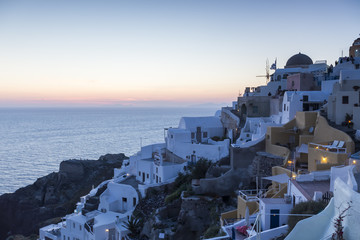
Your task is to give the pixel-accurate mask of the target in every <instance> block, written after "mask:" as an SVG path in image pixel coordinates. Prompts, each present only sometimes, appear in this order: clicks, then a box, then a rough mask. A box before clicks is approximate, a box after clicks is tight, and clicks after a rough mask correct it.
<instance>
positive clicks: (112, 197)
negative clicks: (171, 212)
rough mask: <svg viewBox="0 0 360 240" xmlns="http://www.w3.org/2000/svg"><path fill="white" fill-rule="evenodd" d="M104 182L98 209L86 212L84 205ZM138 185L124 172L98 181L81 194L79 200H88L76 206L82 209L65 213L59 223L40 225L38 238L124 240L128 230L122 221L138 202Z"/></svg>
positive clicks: (56, 239) (128, 215) (43, 239)
mask: <svg viewBox="0 0 360 240" xmlns="http://www.w3.org/2000/svg"><path fill="white" fill-rule="evenodd" d="M106 183H107V188H106V190H105V191H104V192H103V193H102V194H101V195H100V197H99V199H100V203H99V204H98V207H97V209H96V210H90V211H89V210H88V209H87V205H94V204H93V203H91V202H89V201H90V200H91V197H94V196H95V194H96V192H97V191H98V190H99V189H100V188H101V187H103V186H104V185H106ZM138 185H139V183H138V182H137V181H136V178H135V177H134V176H130V175H123V176H121V177H119V178H115V179H113V180H110V181H109V180H108V181H106V182H105V183H104V184H100V185H99V187H97V188H96V189H93V190H92V191H91V192H90V194H89V195H88V196H85V197H82V201H87V202H84V203H83V204H78V206H82V207H83V208H78V209H77V210H75V213H73V214H69V215H66V216H65V217H64V218H63V221H62V222H61V223H59V224H56V225H54V224H52V225H49V226H46V227H43V228H41V229H40V230H39V233H40V234H39V235H40V240H47V239H52V240H98V239H114V240H122V239H125V236H126V235H127V234H128V232H129V231H128V230H127V229H125V228H124V227H123V224H124V222H125V221H127V220H128V219H129V218H130V216H131V215H132V212H133V211H134V209H135V207H136V205H137V204H138V203H139V199H140V194H139V192H138V191H137V190H136V189H137V188H138ZM95 198H96V197H95ZM95 205H96V204H95Z"/></svg>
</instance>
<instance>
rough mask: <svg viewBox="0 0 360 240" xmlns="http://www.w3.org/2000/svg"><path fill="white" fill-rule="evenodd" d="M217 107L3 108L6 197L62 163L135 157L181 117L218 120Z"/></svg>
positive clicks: (0, 157)
mask: <svg viewBox="0 0 360 240" xmlns="http://www.w3.org/2000/svg"><path fill="white" fill-rule="evenodd" d="M217 110H219V109H216V108H215V107H214V108H209V107H206V108H125V107H121V108H23V109H22V108H3V109H0V195H1V194H4V193H11V192H14V191H16V190H17V189H18V188H21V187H25V186H27V185H29V184H32V183H33V182H35V181H36V179H37V178H39V177H42V176H45V175H47V174H49V173H52V172H57V171H59V164H60V163H61V161H64V160H68V159H90V160H97V159H98V158H99V157H100V156H101V155H105V154H107V153H124V154H125V155H126V156H131V155H133V154H135V153H136V152H138V151H139V150H140V147H141V146H145V145H149V144H154V143H161V142H164V128H167V127H177V126H178V124H179V121H180V118H181V117H184V116H187V117H193V116H214V114H215V112H216V111H217Z"/></svg>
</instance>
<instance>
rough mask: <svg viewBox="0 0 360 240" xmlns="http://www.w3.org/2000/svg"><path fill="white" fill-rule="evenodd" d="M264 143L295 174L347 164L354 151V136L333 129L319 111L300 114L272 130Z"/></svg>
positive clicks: (270, 128)
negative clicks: (281, 158) (297, 171)
mask: <svg viewBox="0 0 360 240" xmlns="http://www.w3.org/2000/svg"><path fill="white" fill-rule="evenodd" d="M265 141H266V142H265V144H266V152H269V153H271V154H274V155H278V156H282V157H284V167H286V168H288V169H290V170H292V171H295V170H300V171H308V172H313V171H320V170H329V169H330V168H331V167H332V166H337V165H345V164H346V160H347V159H348V156H349V155H350V154H352V153H354V151H355V144H354V142H353V140H352V139H351V137H350V136H349V135H347V134H346V133H344V132H342V131H340V130H337V129H335V128H333V127H330V126H329V125H328V123H327V120H326V119H325V118H324V117H322V116H320V114H319V113H317V112H297V113H296V116H295V118H294V119H293V120H291V121H290V122H288V123H287V124H285V125H284V126H282V127H269V128H268V129H267V132H266V140H265ZM295 172H296V171H295Z"/></svg>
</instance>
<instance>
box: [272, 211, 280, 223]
mask: <svg viewBox="0 0 360 240" xmlns="http://www.w3.org/2000/svg"><path fill="white" fill-rule="evenodd" d="M279 213H280V210H279V209H272V210H270V228H277V227H279V226H280V216H279Z"/></svg>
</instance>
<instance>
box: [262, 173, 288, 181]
mask: <svg viewBox="0 0 360 240" xmlns="http://www.w3.org/2000/svg"><path fill="white" fill-rule="evenodd" d="M262 179H266V180H270V181H274V182H278V183H287V182H288V181H289V179H290V178H289V176H288V175H286V174H285V173H283V174H279V175H275V176H271V177H263V178H262Z"/></svg>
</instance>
